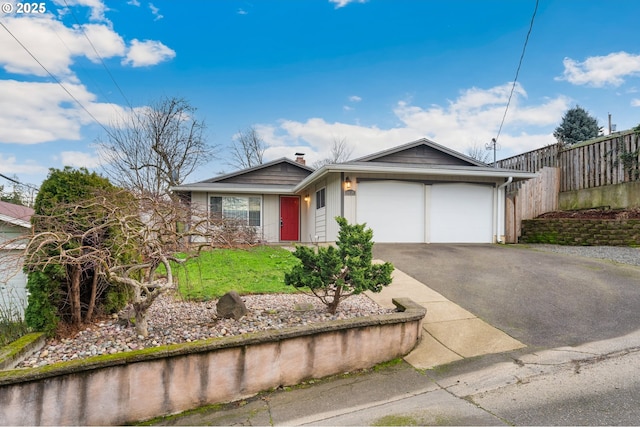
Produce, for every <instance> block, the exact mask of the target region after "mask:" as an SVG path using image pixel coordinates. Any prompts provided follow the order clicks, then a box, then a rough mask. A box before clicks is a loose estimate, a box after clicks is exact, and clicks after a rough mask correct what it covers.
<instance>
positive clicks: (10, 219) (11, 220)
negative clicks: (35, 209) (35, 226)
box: [0, 214, 31, 228]
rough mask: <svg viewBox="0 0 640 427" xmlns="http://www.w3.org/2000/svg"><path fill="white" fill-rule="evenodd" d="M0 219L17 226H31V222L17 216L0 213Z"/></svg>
mask: <svg viewBox="0 0 640 427" xmlns="http://www.w3.org/2000/svg"><path fill="white" fill-rule="evenodd" d="M0 221H2V222H7V223H9V224H12V225H15V226H18V227H24V228H31V223H30V222H29V221H25V220H24V219H19V218H13V217H10V216H7V215H3V214H0Z"/></svg>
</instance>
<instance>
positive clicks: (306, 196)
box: [304, 194, 311, 203]
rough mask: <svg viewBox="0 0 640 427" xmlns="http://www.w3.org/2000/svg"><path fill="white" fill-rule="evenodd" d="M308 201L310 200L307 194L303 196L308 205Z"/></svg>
mask: <svg viewBox="0 0 640 427" xmlns="http://www.w3.org/2000/svg"><path fill="white" fill-rule="evenodd" d="M309 200H311V196H309V195H308V194H305V195H304V201H305V202H307V203H309Z"/></svg>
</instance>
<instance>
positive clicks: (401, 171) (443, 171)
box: [294, 138, 536, 192]
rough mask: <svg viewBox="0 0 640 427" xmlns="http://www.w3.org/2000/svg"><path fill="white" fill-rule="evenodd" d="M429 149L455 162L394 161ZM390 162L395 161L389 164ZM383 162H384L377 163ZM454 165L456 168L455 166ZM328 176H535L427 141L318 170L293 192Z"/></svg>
mask: <svg viewBox="0 0 640 427" xmlns="http://www.w3.org/2000/svg"><path fill="white" fill-rule="evenodd" d="M421 146H424V147H428V148H429V149H432V150H434V151H435V152H440V153H442V154H444V155H445V156H450V157H452V158H453V159H456V160H457V162H449V163H448V164H434V163H428V162H427V163H425V162H423V161H415V162H414V161H413V160H412V159H411V158H404V159H403V161H399V160H397V156H396V157H395V158H394V155H397V154H399V153H402V152H408V151H410V150H413V149H415V148H417V147H421ZM389 159H393V160H394V161H389ZM380 160H386V161H380ZM456 163H457V164H456ZM330 172H345V173H349V172H350V173H356V172H359V173H368V174H394V175H421V176H424V177H429V176H439V177H442V176H451V177H466V178H502V179H504V180H507V179H509V178H512V179H513V180H514V181H519V180H525V179H531V178H535V177H536V174H535V173H531V172H521V171H514V170H511V169H502V168H494V167H490V166H488V165H486V164H484V163H482V162H479V161H477V160H475V159H473V158H471V157H468V156H465V155H464V154H461V153H458V152H457V151H454V150H451V149H449V148H446V147H444V146H442V145H439V144H436V143H435V142H433V141H430V140H428V139H426V138H423V139H419V140H417V141H413V142H410V143H408V144H404V145H400V146H398V147H394V148H391V149H389V150H384V151H380V152H378V153H374V154H371V155H369V156H364V157H360V158H358V159H356V160H353V161H349V162H345V163H336V164H329V165H325V166H323V167H322V168H320V169H318V170H317V171H315V172H314V173H312V174H311V175H309V176H308V177H306V178H305V179H304V180H302V181H301V182H300V183H299V184H298V185H296V187H295V188H294V192H297V191H300V190H302V189H304V187H306V186H307V185H309V184H310V183H312V182H313V181H315V180H317V179H320V178H322V177H323V176H325V175H327V174H328V173H330Z"/></svg>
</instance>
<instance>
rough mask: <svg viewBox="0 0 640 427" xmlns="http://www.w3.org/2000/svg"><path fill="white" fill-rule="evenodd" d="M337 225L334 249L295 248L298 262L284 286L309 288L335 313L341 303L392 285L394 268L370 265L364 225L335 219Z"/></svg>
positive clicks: (370, 244) (367, 232)
mask: <svg viewBox="0 0 640 427" xmlns="http://www.w3.org/2000/svg"><path fill="white" fill-rule="evenodd" d="M336 221H337V222H338V224H339V225H340V231H339V232H338V240H337V241H336V245H337V248H335V247H333V246H329V247H319V248H317V250H315V249H313V248H309V247H306V246H298V247H297V248H296V251H295V252H294V253H293V255H294V256H295V257H296V258H298V259H299V260H300V264H298V265H296V266H294V267H293V268H292V269H291V271H290V272H289V273H286V274H285V279H284V280H285V284H286V285H288V286H295V287H296V288H299V289H303V288H308V289H309V290H310V292H311V293H312V294H313V295H315V296H316V297H317V298H319V299H320V300H321V301H322V302H323V303H324V304H325V305H326V306H327V309H328V310H329V312H330V313H332V314H333V313H335V312H336V310H337V308H338V305H339V304H340V301H342V300H343V299H345V298H347V297H348V296H350V295H355V294H359V293H362V292H364V291H372V292H380V291H381V290H382V288H383V287H384V286H387V285H389V284H390V283H391V272H392V271H393V265H391V264H390V263H388V262H385V263H384V264H372V263H371V261H372V258H373V255H372V249H373V241H372V240H371V239H372V238H373V231H372V230H371V229H370V228H365V227H366V224H349V223H348V222H347V220H346V219H345V218H342V217H336Z"/></svg>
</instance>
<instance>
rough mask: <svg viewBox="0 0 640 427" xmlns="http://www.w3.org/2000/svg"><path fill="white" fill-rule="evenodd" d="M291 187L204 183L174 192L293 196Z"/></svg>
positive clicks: (186, 186)
mask: <svg viewBox="0 0 640 427" xmlns="http://www.w3.org/2000/svg"><path fill="white" fill-rule="evenodd" d="M293 188H294V187H293V186H291V185H251V184H219V183H203V182H199V183H196V184H189V185H179V186H176V187H172V188H171V191H174V192H193V193H216V192H220V193H236V194H293Z"/></svg>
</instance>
